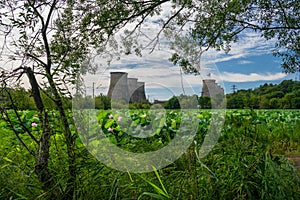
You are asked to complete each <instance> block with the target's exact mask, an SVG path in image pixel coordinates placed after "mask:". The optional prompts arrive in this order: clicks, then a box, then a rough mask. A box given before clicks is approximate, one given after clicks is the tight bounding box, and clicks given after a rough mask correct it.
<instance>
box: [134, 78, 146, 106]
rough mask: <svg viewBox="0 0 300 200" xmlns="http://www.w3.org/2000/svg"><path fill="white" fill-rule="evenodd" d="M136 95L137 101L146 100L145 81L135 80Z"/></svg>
mask: <svg viewBox="0 0 300 200" xmlns="http://www.w3.org/2000/svg"><path fill="white" fill-rule="evenodd" d="M136 91H137V96H138V101H139V102H146V101H147V99H146V95H145V82H137V90H136Z"/></svg>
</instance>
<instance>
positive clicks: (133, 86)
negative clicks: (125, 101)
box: [127, 78, 139, 103]
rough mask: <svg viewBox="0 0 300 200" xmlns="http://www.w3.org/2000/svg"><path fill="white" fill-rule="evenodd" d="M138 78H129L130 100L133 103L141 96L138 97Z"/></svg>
mask: <svg viewBox="0 0 300 200" xmlns="http://www.w3.org/2000/svg"><path fill="white" fill-rule="evenodd" d="M137 80H138V79H137V78H128V81H127V83H128V92H129V93H128V94H129V101H130V102H131V103H133V102H137V101H138V100H139V97H138V93H137V89H138V86H137Z"/></svg>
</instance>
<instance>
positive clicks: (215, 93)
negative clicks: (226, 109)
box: [201, 79, 224, 98]
mask: <svg viewBox="0 0 300 200" xmlns="http://www.w3.org/2000/svg"><path fill="white" fill-rule="evenodd" d="M201 96H202V97H211V98H216V97H224V89H223V88H222V87H221V86H220V85H218V84H217V83H216V80H214V79H206V80H203V86H202V94H201Z"/></svg>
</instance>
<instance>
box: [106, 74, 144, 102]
mask: <svg viewBox="0 0 300 200" xmlns="http://www.w3.org/2000/svg"><path fill="white" fill-rule="evenodd" d="M127 76H128V74H127V73H126V72H110V85H109V89H108V94H107V95H108V96H109V97H110V98H111V100H112V101H119V100H125V101H126V102H130V103H134V102H147V99H146V94H145V83H144V82H138V79H137V78H128V77H127Z"/></svg>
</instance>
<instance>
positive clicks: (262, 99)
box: [226, 80, 300, 109]
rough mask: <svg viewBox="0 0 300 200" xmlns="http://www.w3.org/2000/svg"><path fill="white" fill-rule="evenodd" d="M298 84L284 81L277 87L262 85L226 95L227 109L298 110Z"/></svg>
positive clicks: (299, 85)
mask: <svg viewBox="0 0 300 200" xmlns="http://www.w3.org/2000/svg"><path fill="white" fill-rule="evenodd" d="M299 95H300V82H298V81H293V80H284V81H282V82H281V83H280V84H278V85H273V84H267V83H266V84H264V85H261V86H259V87H258V88H256V89H253V90H252V89H248V90H238V91H237V92H236V93H232V94H227V95H226V98H227V107H228V108H253V109H258V108H260V109H299V108H300V107H299V106H300V104H299V100H300V99H299V97H300V96H299Z"/></svg>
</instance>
